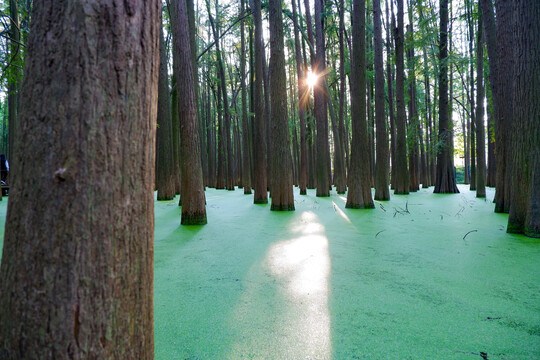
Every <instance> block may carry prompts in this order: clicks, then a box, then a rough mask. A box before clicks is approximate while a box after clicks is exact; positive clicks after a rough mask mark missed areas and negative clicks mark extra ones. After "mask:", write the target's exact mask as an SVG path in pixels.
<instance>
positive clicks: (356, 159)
mask: <svg viewBox="0 0 540 360" xmlns="http://www.w3.org/2000/svg"><path fill="white" fill-rule="evenodd" d="M365 5H366V4H365V1H364V0H353V11H352V25H353V26H352V57H351V81H350V82H349V83H350V86H351V122H352V128H353V129H352V135H353V138H352V141H351V160H350V161H351V164H350V167H349V178H348V180H347V181H348V187H349V191H348V192H347V203H346V204H345V207H347V208H352V209H359V208H374V207H375V206H374V204H373V199H372V197H371V181H370V180H371V179H370V173H369V161H367V157H368V156H369V144H368V135H367V123H366V34H365V31H366V22H365V18H366V7H365Z"/></svg>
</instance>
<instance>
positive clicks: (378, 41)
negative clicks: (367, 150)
mask: <svg viewBox="0 0 540 360" xmlns="http://www.w3.org/2000/svg"><path fill="white" fill-rule="evenodd" d="M373 27H374V41H375V118H376V120H375V121H376V123H377V163H376V169H375V171H376V175H375V200H390V190H389V188H388V161H389V159H388V134H387V132H386V114H385V112H384V65H383V45H382V43H383V40H382V27H381V4H380V0H373Z"/></svg>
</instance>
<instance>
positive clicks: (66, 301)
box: [0, 0, 161, 359]
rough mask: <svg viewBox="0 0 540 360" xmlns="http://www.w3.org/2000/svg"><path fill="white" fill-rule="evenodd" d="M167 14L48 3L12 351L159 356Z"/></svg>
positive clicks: (37, 65)
mask: <svg viewBox="0 0 540 360" xmlns="http://www.w3.org/2000/svg"><path fill="white" fill-rule="evenodd" d="M82 9H87V10H89V9H91V14H88V13H84V12H82V11H81V10H82ZM160 10H161V2H159V1H145V2H137V3H135V2H130V3H127V2H125V1H108V2H100V3H95V2H90V1H85V0H79V1H75V0H72V1H54V2H51V1H36V2H35V3H34V8H33V13H32V28H31V31H30V35H29V42H28V58H27V61H26V71H25V73H26V75H27V76H25V80H24V84H23V87H22V96H21V100H22V103H21V107H20V108H21V112H20V118H19V120H20V121H19V124H18V129H19V130H20V131H19V132H18V133H17V137H16V138H15V144H14V145H15V151H14V156H15V157H14V159H13V161H12V167H14V172H13V174H14V175H15V176H14V177H13V179H12V183H11V186H12V187H11V194H10V201H9V204H8V215H7V221H6V230H5V240H4V251H3V257H2V262H1V268H0V324H2V326H0V354H2V357H3V358H7V359H41V358H46V359H83V358H84V359H86V358H93V359H153V358H154V341H153V337H154V336H153V294H152V288H153V246H154V236H153V235H154V231H153V225H154V211H153V191H152V190H153V189H152V186H153V181H154V166H153V162H154V156H155V152H154V149H155V128H156V115H157V93H158V67H159V65H158V64H159V52H158V51H159V25H160V23H161V22H160V14H161V12H160ZM66 29H77V31H66ZM48 34H55V36H48ZM36 119H39V121H36ZM36 204H39V206H36ZM23 259H27V260H28V261H22V260H23ZM134 284H136V286H134Z"/></svg>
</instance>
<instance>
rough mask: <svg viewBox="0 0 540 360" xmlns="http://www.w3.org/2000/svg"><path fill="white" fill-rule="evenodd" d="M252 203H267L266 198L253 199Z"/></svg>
mask: <svg viewBox="0 0 540 360" xmlns="http://www.w3.org/2000/svg"><path fill="white" fill-rule="evenodd" d="M253 203H254V204H268V199H253Z"/></svg>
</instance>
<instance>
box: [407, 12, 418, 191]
mask: <svg viewBox="0 0 540 360" xmlns="http://www.w3.org/2000/svg"><path fill="white" fill-rule="evenodd" d="M412 11H413V9H412V6H409V9H408V12H409V25H407V39H408V41H407V42H408V43H409V44H408V49H407V67H408V68H409V131H408V132H407V133H408V134H409V139H408V140H409V141H408V145H409V191H413V192H414V191H418V190H419V189H420V181H419V177H418V174H419V167H418V122H419V119H418V111H417V104H416V76H415V74H414V71H415V70H414V41H413V27H412V21H413V18H412Z"/></svg>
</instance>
